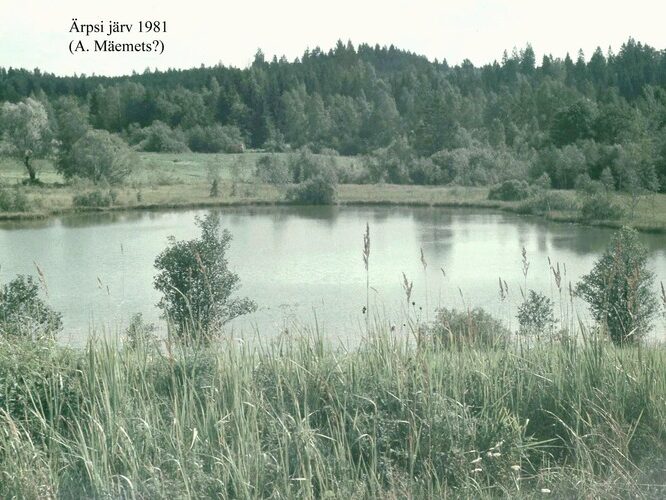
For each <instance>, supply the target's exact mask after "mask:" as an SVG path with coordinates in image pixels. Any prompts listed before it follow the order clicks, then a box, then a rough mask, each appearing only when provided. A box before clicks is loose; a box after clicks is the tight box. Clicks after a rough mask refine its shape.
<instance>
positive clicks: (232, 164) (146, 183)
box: [0, 152, 666, 232]
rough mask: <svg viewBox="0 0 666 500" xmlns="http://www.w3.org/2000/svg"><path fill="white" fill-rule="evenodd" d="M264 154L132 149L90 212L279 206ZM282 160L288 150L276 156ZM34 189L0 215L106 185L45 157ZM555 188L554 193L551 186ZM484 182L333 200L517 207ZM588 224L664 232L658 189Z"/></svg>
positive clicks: (553, 214) (5, 177)
mask: <svg viewBox="0 0 666 500" xmlns="http://www.w3.org/2000/svg"><path fill="white" fill-rule="evenodd" d="M264 154H265V153H260V152H247V153H243V154H197V153H187V154H168V153H139V154H137V165H136V167H135V169H134V171H133V173H132V174H131V175H130V177H129V179H128V180H127V182H126V183H125V185H123V186H118V187H113V188H112V189H113V191H114V195H115V196H116V199H115V201H114V203H113V205H112V206H111V207H96V208H95V209H97V210H99V209H105V210H109V209H113V210H117V209H121V210H122V209H142V208H150V209H155V208H177V207H201V206H218V205H243V204H279V203H285V201H284V196H285V190H286V188H285V187H284V186H274V185H269V184H263V183H261V182H259V181H258V179H257V178H256V176H255V164H256V161H257V159H258V158H260V157H261V156H262V155H264ZM280 155H282V156H283V157H286V156H288V155H289V153H280ZM335 161H336V162H338V164H340V165H344V166H346V167H347V168H348V169H351V170H353V169H354V168H358V167H359V165H360V164H361V162H362V161H363V160H362V159H361V158H352V157H335ZM37 165H38V170H39V178H40V179H41V180H42V182H43V185H42V186H22V187H21V188H20V189H21V192H22V193H24V194H25V195H26V196H27V198H28V201H29V203H28V207H29V208H28V209H27V210H26V211H25V212H20V213H18V212H7V211H5V212H0V219H3V218H4V219H9V218H22V217H44V216H49V215H53V214H58V213H66V212H70V211H73V210H85V209H86V208H85V207H74V206H73V203H72V199H73V197H74V195H76V194H80V193H90V192H94V191H102V192H104V191H106V192H108V191H109V188H108V187H106V188H105V187H103V186H94V185H92V184H90V183H89V182H82V181H78V182H73V183H69V184H68V183H65V182H64V180H63V179H62V177H61V176H60V175H59V174H58V173H57V172H56V171H55V170H54V168H53V165H52V163H51V162H49V161H46V160H42V161H38V162H37ZM211 171H215V172H217V173H218V175H219V179H220V181H219V195H218V196H217V197H211V195H210V191H211V182H212V181H211ZM25 177H26V175H25V169H24V167H23V166H22V165H21V164H20V163H19V162H16V161H14V160H9V159H2V160H0V185H4V186H9V187H11V186H14V185H17V184H20V182H21V181H22V180H23V179H24V178H25ZM554 192H555V191H554ZM556 193H558V194H559V195H560V196H562V197H564V199H568V200H570V201H571V202H572V203H574V204H575V202H576V193H574V192H573V191H557V192H556ZM487 196H488V188H486V187H449V186H446V187H440V186H437V187H432V186H415V185H395V184H340V185H339V186H338V192H337V202H338V203H340V204H381V205H390V204H404V205H432V206H438V205H439V206H451V207H456V206H460V207H480V208H489V209H497V210H507V211H520V207H519V205H520V204H519V203H517V202H502V201H490V200H488V199H487ZM613 198H614V200H615V201H616V203H617V204H618V205H620V206H622V207H626V210H625V211H626V213H630V209H629V208H628V207H629V206H630V205H631V200H630V198H629V197H628V196H627V195H624V194H615V195H613ZM545 216H546V217H547V218H549V219H551V220H557V221H563V222H580V214H579V212H578V211H576V210H564V211H558V210H552V211H549V212H547V213H546V214H545ZM593 223H594V224H597V225H604V226H610V227H621V226H623V225H627V224H629V225H632V226H634V227H636V228H637V229H639V230H646V231H656V232H664V231H666V194H657V195H652V196H649V197H644V198H642V199H640V201H639V202H638V204H637V206H636V208H635V214H634V217H632V218H629V217H626V218H624V219H621V220H612V221H611V220H599V221H594V222H593Z"/></svg>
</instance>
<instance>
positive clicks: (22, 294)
mask: <svg viewBox="0 0 666 500" xmlns="http://www.w3.org/2000/svg"><path fill="white" fill-rule="evenodd" d="M61 328H62V316H61V314H60V313H58V312H56V311H54V310H53V309H51V308H50V307H49V306H48V305H47V304H46V303H45V302H44V301H43V300H42V299H41V298H40V297H39V287H38V285H37V283H35V281H34V279H33V278H32V276H24V275H18V276H17V277H16V278H15V279H13V280H12V281H10V282H9V283H8V284H6V285H3V286H2V288H0V335H5V336H20V337H31V338H33V339H41V338H51V337H54V336H55V335H56V334H57V333H58V332H59V331H60V329H61Z"/></svg>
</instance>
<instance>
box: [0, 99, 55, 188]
mask: <svg viewBox="0 0 666 500" xmlns="http://www.w3.org/2000/svg"><path fill="white" fill-rule="evenodd" d="M52 138H53V131H52V129H51V124H50V123H49V117H48V114H47V111H46V108H45V107H44V104H43V103H41V102H39V101H37V100H36V99H33V98H32V97H28V98H27V99H25V100H23V101H22V102H19V103H17V104H13V103H10V102H5V103H3V104H2V106H1V107H0V154H7V155H10V156H13V157H15V158H18V159H20V160H21V161H22V162H23V163H24V165H25V167H26V169H27V171H28V174H29V176H30V181H31V182H35V181H36V180H37V171H36V170H35V167H34V165H33V163H32V159H33V158H44V157H45V156H47V155H48V154H49V153H51V151H52V143H51V140H52Z"/></svg>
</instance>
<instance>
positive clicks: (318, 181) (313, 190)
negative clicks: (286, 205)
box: [287, 174, 336, 205]
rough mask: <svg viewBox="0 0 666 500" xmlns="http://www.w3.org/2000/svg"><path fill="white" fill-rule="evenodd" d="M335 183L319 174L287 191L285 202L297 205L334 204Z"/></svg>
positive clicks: (328, 177)
mask: <svg viewBox="0 0 666 500" xmlns="http://www.w3.org/2000/svg"><path fill="white" fill-rule="evenodd" d="M335 195H336V183H335V181H334V180H333V179H332V178H331V176H326V175H324V174H319V175H317V176H315V177H311V178H309V179H307V180H306V181H304V182H301V183H300V184H297V185H296V186H293V187H290V188H289V189H288V190H287V200H288V201H290V202H292V203H296V204H299V205H331V204H333V203H334V202H335Z"/></svg>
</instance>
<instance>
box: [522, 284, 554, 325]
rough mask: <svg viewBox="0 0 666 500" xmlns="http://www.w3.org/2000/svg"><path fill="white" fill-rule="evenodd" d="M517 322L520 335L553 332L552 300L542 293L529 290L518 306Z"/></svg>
mask: <svg viewBox="0 0 666 500" xmlns="http://www.w3.org/2000/svg"><path fill="white" fill-rule="evenodd" d="M518 324H519V325H520V333H521V334H522V335H540V334H542V333H543V334H551V333H553V329H554V328H555V317H554V316H553V301H552V300H550V299H549V298H548V297H546V296H545V295H544V294H543V293H540V292H535V291H534V290H530V291H529V293H528V295H527V297H526V298H525V300H524V301H523V303H522V304H521V305H520V306H518Z"/></svg>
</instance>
